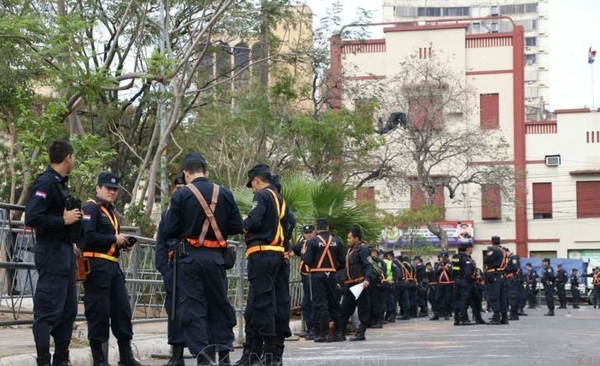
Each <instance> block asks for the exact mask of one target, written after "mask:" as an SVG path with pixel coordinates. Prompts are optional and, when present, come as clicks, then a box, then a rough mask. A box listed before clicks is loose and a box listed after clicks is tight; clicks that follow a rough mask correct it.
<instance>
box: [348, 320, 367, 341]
mask: <svg viewBox="0 0 600 366" xmlns="http://www.w3.org/2000/svg"><path fill="white" fill-rule="evenodd" d="M366 330H367V327H366V326H365V325H364V324H361V325H360V326H359V327H358V332H356V334H355V335H354V337H351V338H350V339H349V341H350V342H356V341H366V340H367V338H366V337H365V331H366Z"/></svg>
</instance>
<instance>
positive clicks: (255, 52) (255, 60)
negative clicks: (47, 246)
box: [252, 42, 262, 78]
mask: <svg viewBox="0 0 600 366" xmlns="http://www.w3.org/2000/svg"><path fill="white" fill-rule="evenodd" d="M261 49H262V47H261V45H260V42H257V43H255V44H253V45H252V76H254V77H255V78H260V72H261V62H259V60H260V55H261Z"/></svg>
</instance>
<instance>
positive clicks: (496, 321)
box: [488, 311, 501, 325]
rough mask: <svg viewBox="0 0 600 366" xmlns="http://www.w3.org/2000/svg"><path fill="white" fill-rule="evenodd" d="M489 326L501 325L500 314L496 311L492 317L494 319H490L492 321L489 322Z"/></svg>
mask: <svg viewBox="0 0 600 366" xmlns="http://www.w3.org/2000/svg"><path fill="white" fill-rule="evenodd" d="M488 324H489V325H498V324H501V323H500V312H499V311H494V315H492V318H491V319H490V321H489V322H488Z"/></svg>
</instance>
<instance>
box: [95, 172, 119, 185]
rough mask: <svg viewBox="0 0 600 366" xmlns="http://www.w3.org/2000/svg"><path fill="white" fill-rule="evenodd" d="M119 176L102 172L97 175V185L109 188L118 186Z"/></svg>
mask: <svg viewBox="0 0 600 366" xmlns="http://www.w3.org/2000/svg"><path fill="white" fill-rule="evenodd" d="M120 181H121V177H119V176H118V175H116V174H114V173H111V172H102V173H100V175H98V185H99V186H103V187H110V188H119V182H120Z"/></svg>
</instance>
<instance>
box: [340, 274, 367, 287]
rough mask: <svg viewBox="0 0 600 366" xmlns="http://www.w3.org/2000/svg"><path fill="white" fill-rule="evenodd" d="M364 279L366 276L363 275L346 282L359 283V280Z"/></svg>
mask: <svg viewBox="0 0 600 366" xmlns="http://www.w3.org/2000/svg"><path fill="white" fill-rule="evenodd" d="M364 279H365V277H364V276H361V277H358V278H352V279H349V280H346V281H344V284H345V285H347V284H350V283H357V282H360V281H362V280H364Z"/></svg>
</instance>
